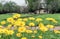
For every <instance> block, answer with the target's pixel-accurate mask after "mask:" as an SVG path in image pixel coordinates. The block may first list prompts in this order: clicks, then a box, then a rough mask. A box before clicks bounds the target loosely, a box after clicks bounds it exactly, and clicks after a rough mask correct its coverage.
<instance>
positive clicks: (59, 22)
mask: <svg viewBox="0 0 60 39" xmlns="http://www.w3.org/2000/svg"><path fill="white" fill-rule="evenodd" d="M21 15H22V16H21V18H28V17H34V18H42V19H45V18H54V19H56V20H57V21H58V23H57V24H56V26H59V25H60V14H21ZM11 16H12V14H0V22H1V21H3V20H5V19H6V18H9V17H11ZM47 23H49V22H47V21H46V20H44V24H47Z"/></svg>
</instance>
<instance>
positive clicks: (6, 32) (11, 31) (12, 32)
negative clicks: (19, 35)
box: [4, 29, 14, 35]
mask: <svg viewBox="0 0 60 39" xmlns="http://www.w3.org/2000/svg"><path fill="white" fill-rule="evenodd" d="M4 33H5V34H6V35H13V34H14V31H13V30H7V29H4Z"/></svg>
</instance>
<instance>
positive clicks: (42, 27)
mask: <svg viewBox="0 0 60 39" xmlns="http://www.w3.org/2000/svg"><path fill="white" fill-rule="evenodd" d="M39 29H40V30H41V31H43V32H45V31H48V28H47V27H45V26H44V24H43V23H40V24H39Z"/></svg>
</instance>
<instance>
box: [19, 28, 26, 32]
mask: <svg viewBox="0 0 60 39" xmlns="http://www.w3.org/2000/svg"><path fill="white" fill-rule="evenodd" d="M25 31H26V28H25V27H19V28H18V32H25Z"/></svg>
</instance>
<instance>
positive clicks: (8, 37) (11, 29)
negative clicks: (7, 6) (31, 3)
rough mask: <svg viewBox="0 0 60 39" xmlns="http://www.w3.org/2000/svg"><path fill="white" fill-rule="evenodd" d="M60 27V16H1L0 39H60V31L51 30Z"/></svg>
mask: <svg viewBox="0 0 60 39" xmlns="http://www.w3.org/2000/svg"><path fill="white" fill-rule="evenodd" d="M11 17H12V18H11ZM59 25H60V14H14V15H13V14H0V39H60V31H59V30H50V29H52V28H54V27H55V26H59ZM26 26H28V27H26ZM29 26H30V27H31V28H32V27H35V26H38V27H39V29H37V30H36V29H35V30H32V29H27V28H29Z"/></svg>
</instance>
